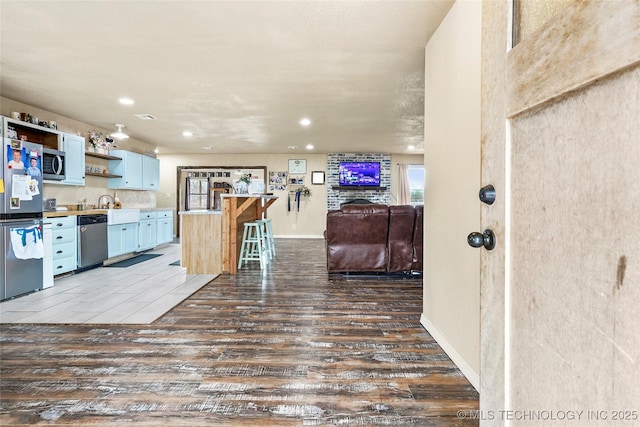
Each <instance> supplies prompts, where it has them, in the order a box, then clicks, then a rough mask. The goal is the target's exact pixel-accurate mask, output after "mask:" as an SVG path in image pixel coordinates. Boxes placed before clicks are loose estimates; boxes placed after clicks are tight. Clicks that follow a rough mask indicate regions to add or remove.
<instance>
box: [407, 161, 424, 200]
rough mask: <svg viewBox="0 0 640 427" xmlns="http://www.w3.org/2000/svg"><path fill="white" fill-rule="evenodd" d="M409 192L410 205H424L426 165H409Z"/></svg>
mask: <svg viewBox="0 0 640 427" xmlns="http://www.w3.org/2000/svg"><path fill="white" fill-rule="evenodd" d="M408 174H409V191H410V193H411V199H410V200H411V201H410V203H411V204H412V205H413V206H415V205H423V204H424V165H409V170H408Z"/></svg>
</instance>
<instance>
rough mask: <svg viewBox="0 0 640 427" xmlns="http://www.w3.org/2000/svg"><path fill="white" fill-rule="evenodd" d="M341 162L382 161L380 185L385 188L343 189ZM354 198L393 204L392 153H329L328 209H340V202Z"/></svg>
mask: <svg viewBox="0 0 640 427" xmlns="http://www.w3.org/2000/svg"><path fill="white" fill-rule="evenodd" d="M340 162H380V186H381V187H386V188H385V189H384V190H373V189H369V190H341V189H337V188H334V187H338V186H339V185H340V180H339V176H338V173H339V168H340ZM353 199H367V200H369V201H370V202H373V203H381V204H385V205H389V204H391V154H386V153H329V154H327V209H328V210H334V209H340V204H342V203H344V202H347V201H349V200H353Z"/></svg>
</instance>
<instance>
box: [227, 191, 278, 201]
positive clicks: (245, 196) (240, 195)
mask: <svg viewBox="0 0 640 427" xmlns="http://www.w3.org/2000/svg"><path fill="white" fill-rule="evenodd" d="M220 197H244V198H249V197H255V198H260V199H265V200H269V199H277V198H278V196H275V195H273V194H237V193H233V194H225V193H222V194H220Z"/></svg>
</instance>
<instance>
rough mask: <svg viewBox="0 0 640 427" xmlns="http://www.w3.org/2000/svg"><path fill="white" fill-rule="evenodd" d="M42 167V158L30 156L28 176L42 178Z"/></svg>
mask: <svg viewBox="0 0 640 427" xmlns="http://www.w3.org/2000/svg"><path fill="white" fill-rule="evenodd" d="M41 169H42V167H41V166H40V158H39V157H37V156H29V166H28V167H27V175H29V176H31V177H34V176H41V175H42V172H41Z"/></svg>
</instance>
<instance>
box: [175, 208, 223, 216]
mask: <svg viewBox="0 0 640 427" xmlns="http://www.w3.org/2000/svg"><path fill="white" fill-rule="evenodd" d="M178 215H222V211H221V210H220V209H217V210H206V209H195V210H191V211H180V212H178Z"/></svg>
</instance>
